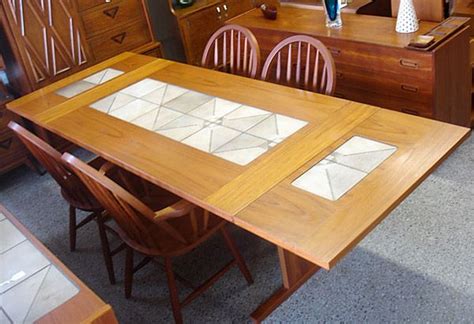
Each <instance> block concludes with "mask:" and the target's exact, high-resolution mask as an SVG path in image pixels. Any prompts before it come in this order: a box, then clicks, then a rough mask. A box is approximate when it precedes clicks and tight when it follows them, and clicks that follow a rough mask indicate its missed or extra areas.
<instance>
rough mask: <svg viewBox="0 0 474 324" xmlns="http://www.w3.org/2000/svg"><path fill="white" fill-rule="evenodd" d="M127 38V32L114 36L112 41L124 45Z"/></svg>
mask: <svg viewBox="0 0 474 324" xmlns="http://www.w3.org/2000/svg"><path fill="white" fill-rule="evenodd" d="M125 36H127V32H123V33H120V34H118V35H115V36H112V37H111V38H110V39H111V40H113V41H114V42H116V43H118V44H122V43H123V40H124V39H125Z"/></svg>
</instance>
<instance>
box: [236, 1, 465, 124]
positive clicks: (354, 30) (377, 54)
mask: <svg viewBox="0 0 474 324" xmlns="http://www.w3.org/2000/svg"><path fill="white" fill-rule="evenodd" d="M342 19H343V23H344V26H343V27H342V29H340V30H330V29H327V28H326V27H325V23H324V21H325V17H324V12H322V11H320V10H304V9H298V8H288V7H280V9H279V13H278V19H277V20H276V21H270V20H267V19H264V18H263V17H262V15H261V13H260V12H259V11H258V10H252V11H249V12H247V13H245V14H243V15H240V16H239V17H236V18H235V19H231V20H229V21H228V23H231V24H238V25H241V26H244V27H247V28H249V29H250V30H252V32H253V33H254V34H255V35H256V37H257V40H258V42H259V44H260V48H261V51H262V60H264V59H265V58H266V57H267V55H268V54H269V52H270V51H271V49H272V48H273V47H274V46H275V45H276V44H277V43H278V42H279V41H281V40H282V39H284V38H286V37H288V36H291V35H295V34H306V35H310V36H313V37H315V38H318V39H319V40H321V41H322V42H323V43H324V44H325V45H326V46H327V47H328V48H329V50H330V51H331V53H332V55H333V57H334V60H335V62H336V70H337V80H336V95H337V96H339V97H342V98H346V99H349V100H354V101H358V102H363V103H368V104H372V105H376V106H380V107H384V108H389V109H393V110H397V111H402V112H406V113H410V114H414V115H419V116H423V117H428V118H433V119H437V120H441V121H445V122H449V123H453V124H458V125H462V126H470V118H471V82H472V81H471V77H472V76H471V73H470V71H469V69H470V65H469V33H470V31H469V27H468V26H465V27H462V28H460V29H459V30H458V31H457V32H456V33H455V34H454V35H452V36H451V37H449V38H448V39H446V40H445V41H443V42H442V43H441V44H439V45H438V46H437V47H435V48H434V49H433V50H430V51H416V50H410V49H407V48H405V46H406V45H407V44H408V43H409V42H410V39H412V38H413V37H414V36H415V34H398V33H396V32H395V23H396V19H394V18H390V17H376V16H366V15H357V14H350V13H347V14H343V17H342ZM436 26H437V24H436V23H431V22H421V23H420V30H419V31H418V32H417V33H416V34H424V33H426V32H428V31H430V30H431V29H433V28H434V27H436Z"/></svg>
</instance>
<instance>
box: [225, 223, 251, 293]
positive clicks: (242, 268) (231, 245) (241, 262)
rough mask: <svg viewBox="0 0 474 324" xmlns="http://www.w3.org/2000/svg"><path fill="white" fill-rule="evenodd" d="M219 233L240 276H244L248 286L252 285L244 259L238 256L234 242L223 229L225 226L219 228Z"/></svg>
mask: <svg viewBox="0 0 474 324" xmlns="http://www.w3.org/2000/svg"><path fill="white" fill-rule="evenodd" d="M221 233H222V236H223V237H224V240H225V243H226V244H227V247H228V248H229V250H230V252H231V253H232V255H233V256H234V259H235V261H236V262H237V265H238V266H239V269H240V272H242V274H243V275H244V277H245V280H247V283H248V284H249V285H250V284H252V283H253V278H252V274H251V273H250V271H249V269H248V268H247V265H246V264H245V261H244V258H243V257H242V255H240V252H239V250H238V249H237V246H236V245H235V242H234V240H233V239H232V237H231V236H230V234H229V232H227V229H226V228H225V226H223V227H222V228H221Z"/></svg>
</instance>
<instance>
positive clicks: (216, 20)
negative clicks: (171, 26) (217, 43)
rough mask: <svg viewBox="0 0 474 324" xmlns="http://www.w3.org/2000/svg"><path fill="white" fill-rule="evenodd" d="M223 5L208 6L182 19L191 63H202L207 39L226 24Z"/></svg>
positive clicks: (182, 29) (187, 53)
mask: <svg viewBox="0 0 474 324" xmlns="http://www.w3.org/2000/svg"><path fill="white" fill-rule="evenodd" d="M221 6H222V5H219V6H212V7H209V8H206V9H204V10H201V11H198V12H196V13H193V14H192V15H190V16H187V17H185V18H183V19H182V20H181V21H180V25H181V32H182V36H183V43H184V48H185V52H186V59H187V61H188V63H189V64H193V65H200V63H201V57H202V53H203V52H204V47H205V46H206V43H207V41H208V40H209V38H210V37H211V35H212V34H213V33H214V32H215V31H216V30H217V29H219V28H220V27H221V26H222V25H223V24H224V20H225V18H224V15H223V9H222V7H221Z"/></svg>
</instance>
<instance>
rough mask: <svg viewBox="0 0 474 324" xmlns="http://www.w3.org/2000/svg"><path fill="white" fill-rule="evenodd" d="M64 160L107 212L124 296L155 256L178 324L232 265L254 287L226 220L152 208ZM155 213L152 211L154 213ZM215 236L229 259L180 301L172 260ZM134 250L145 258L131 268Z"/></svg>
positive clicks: (183, 205)
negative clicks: (122, 249) (122, 253)
mask: <svg viewBox="0 0 474 324" xmlns="http://www.w3.org/2000/svg"><path fill="white" fill-rule="evenodd" d="M62 158H63V160H64V161H66V162H67V163H68V165H69V167H70V168H71V169H72V170H73V171H74V172H75V174H76V175H77V176H78V177H79V178H80V179H81V180H82V182H83V183H84V184H85V185H86V186H87V188H89V190H90V191H91V192H92V193H93V194H94V195H95V197H96V198H97V200H99V201H100V202H101V203H102V205H103V206H104V207H105V208H106V209H107V211H108V212H109V213H110V215H111V216H112V217H113V219H114V220H115V222H116V223H117V225H118V228H117V229H116V231H117V233H118V234H119V236H120V237H121V239H122V240H123V241H124V242H125V244H126V245H127V247H126V257H125V297H126V298H129V297H130V296H131V293H132V281H133V274H134V273H135V272H136V271H137V270H138V269H140V268H142V267H143V266H144V265H145V264H147V263H148V262H149V261H150V260H151V259H152V258H154V257H163V258H164V267H165V271H166V275H167V279H168V286H169V293H170V299H171V305H172V309H173V315H174V318H175V321H176V322H177V323H181V322H182V320H183V319H182V315H181V308H182V307H183V306H185V305H187V304H189V303H190V302H191V301H192V300H193V299H195V298H196V297H197V296H198V295H199V294H201V293H203V292H204V291H205V290H206V289H208V288H209V287H210V286H211V285H212V284H213V283H214V282H215V281H216V280H217V279H219V278H220V277H221V276H222V275H223V274H224V273H225V272H226V271H227V270H229V269H230V267H231V266H233V265H234V264H237V265H238V267H239V268H240V271H241V272H242V274H243V275H244V277H245V279H246V280H247V282H248V283H249V284H250V283H252V282H253V279H252V276H251V274H250V272H249V270H248V269H247V266H246V265H245V262H244V260H243V258H242V256H241V255H240V253H239V252H238V250H237V248H236V246H235V244H234V242H233V240H232V239H231V237H230V236H229V233H228V232H227V231H226V229H225V225H226V221H224V220H223V219H221V218H219V217H216V216H214V215H211V214H209V213H208V212H203V211H202V210H201V209H198V208H197V207H196V206H194V205H192V204H191V203H189V202H187V201H185V200H178V201H175V202H174V203H173V204H172V205H168V206H163V205H162V206H160V207H158V209H156V208H154V209H151V208H150V207H149V206H147V205H146V204H145V203H144V202H142V201H141V200H139V199H138V198H137V197H135V196H133V195H132V194H130V193H129V192H128V191H126V190H125V189H124V188H122V187H120V186H119V185H118V184H117V183H115V182H114V181H112V180H111V179H110V178H108V177H106V176H105V175H103V174H101V173H100V172H98V171H97V170H95V169H94V168H92V167H90V166H89V165H87V164H86V163H84V162H82V161H81V160H79V159H77V158H75V157H74V156H72V155H71V154H68V153H65V154H64V155H63V157H62ZM154 210H157V211H154ZM216 232H220V233H221V234H222V235H223V237H224V239H225V242H226V244H227V246H228V248H229V250H230V252H231V253H232V255H233V260H232V261H231V262H230V263H228V264H227V265H226V266H224V267H223V268H222V269H221V270H219V271H218V272H217V273H216V274H214V275H213V276H212V277H211V278H210V279H208V280H207V281H206V282H204V283H203V284H202V285H201V286H199V287H198V288H197V289H195V290H194V291H193V292H192V293H191V294H190V295H188V296H187V297H186V298H185V299H184V300H183V301H182V302H181V301H180V300H179V297H178V290H177V288H176V281H175V275H174V273H173V269H172V258H173V257H176V256H180V255H183V254H186V253H188V252H190V251H191V250H193V249H194V248H196V247H197V246H199V245H200V244H201V243H203V242H205V241H206V240H207V239H209V238H210V237H211V236H212V235H214V234H215V233H216ZM134 251H137V252H139V253H141V254H143V255H145V256H146V257H145V258H144V259H143V260H142V261H141V262H139V263H138V264H137V265H136V266H135V265H134Z"/></svg>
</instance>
